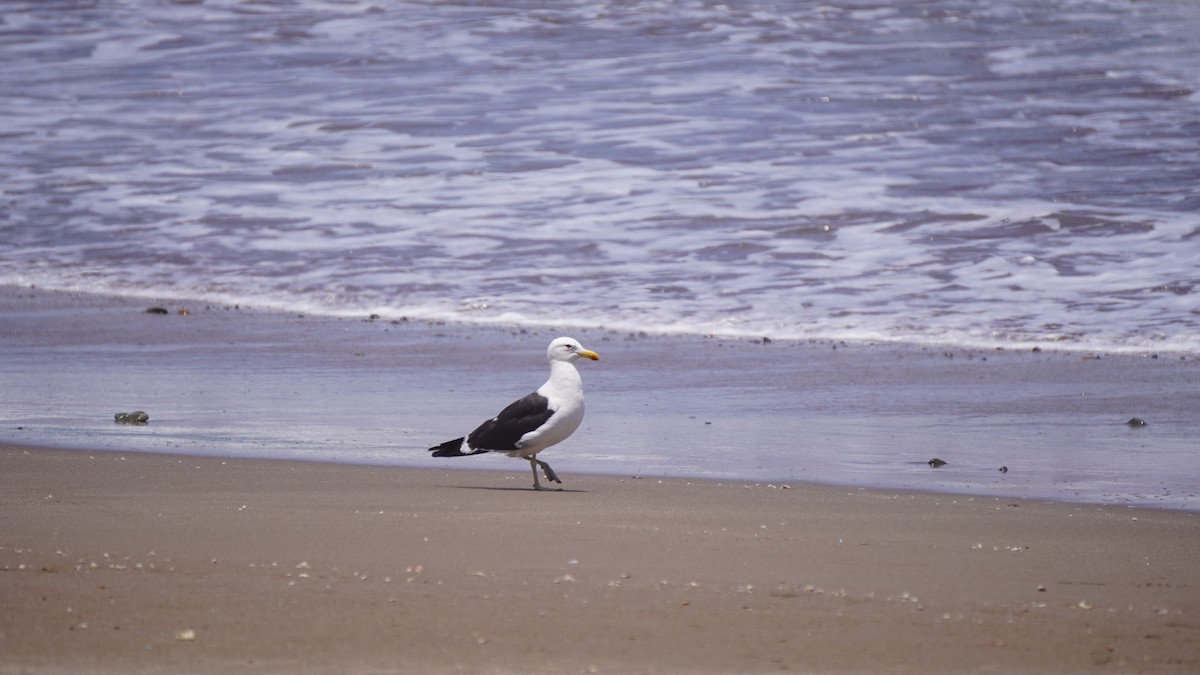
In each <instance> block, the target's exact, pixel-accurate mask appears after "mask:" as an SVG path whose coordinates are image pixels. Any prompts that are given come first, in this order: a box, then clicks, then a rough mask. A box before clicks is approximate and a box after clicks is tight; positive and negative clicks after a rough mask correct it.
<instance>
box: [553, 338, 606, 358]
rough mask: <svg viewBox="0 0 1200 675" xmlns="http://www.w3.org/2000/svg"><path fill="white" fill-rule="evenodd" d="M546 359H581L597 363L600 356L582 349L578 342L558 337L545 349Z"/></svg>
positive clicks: (573, 339)
mask: <svg viewBox="0 0 1200 675" xmlns="http://www.w3.org/2000/svg"><path fill="white" fill-rule="evenodd" d="M546 358H548V359H550V360H551V361H568V362H570V361H578V360H579V359H581V358H584V359H591V360H593V361H599V360H600V355H599V354H597V353H596V352H594V351H592V350H590V349H584V348H583V345H581V344H579V340H576V339H575V338H569V337H560V338H558V339H556V340H555V341H554V342H551V343H550V347H549V348H548V349H546Z"/></svg>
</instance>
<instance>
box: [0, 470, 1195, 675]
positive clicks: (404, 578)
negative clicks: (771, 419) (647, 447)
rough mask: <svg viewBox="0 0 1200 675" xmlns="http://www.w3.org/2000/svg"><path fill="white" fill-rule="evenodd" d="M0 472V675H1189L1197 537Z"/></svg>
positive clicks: (1079, 526)
mask: <svg viewBox="0 0 1200 675" xmlns="http://www.w3.org/2000/svg"><path fill="white" fill-rule="evenodd" d="M513 468H514V471H513V472H511V473H498V472H479V471H471V470H414V469H403V468H374V467H366V466H344V465H334V464H315V463H312V464H307V463H294V462H283V461H255V460H233V459H219V458H194V457H185V456H165V455H152V454H140V453H126V454H120V453H110V452H105V453H87V452H73V451H59V450H40V449H31V448H22V447H14V446H5V447H2V448H0V500H2V501H0V605H2V609H0V673H5V674H8V673H79V672H100V673H117V672H120V673H139V672H188V673H228V672H280V673H283V672H288V673H291V672H330V673H332V672H338V673H377V672H378V673H385V672H398V673H408V672H412V673H444V672H469V673H581V672H601V673H688V672H706V673H707V672H712V673H717V672H721V673H725V672H730V673H731V672H738V673H756V672H778V671H791V672H807V673H826V672H832V673H856V672H863V673H879V672H889V673H964V672H1000V673H1009V672H1019V673H1028V672H1035V673H1073V672H1171V673H1196V672H1200V514H1196V513H1189V512H1177V511H1176V512H1172V511H1159V510H1151V509H1132V508H1126V507H1114V506H1091V505H1067V504H1050V503H1040V502H1033V501H1020V500H1014V499H1007V498H998V499H997V498H971V497H963V496H954V495H931V494H918V493H907V492H896V491H886V490H865V489H853V488H836V487H814V486H810V485H804V484H790V485H786V486H785V485H766V484H757V485H756V484H746V483H739V482H726V483H717V482H703V481H686V480H661V481H660V480H658V479H642V480H638V479H632V478H624V479H622V478H617V477H594V476H581V475H572V476H570V479H569V481H568V487H569V488H571V490H569V491H566V492H561V493H535V492H533V491H530V490H528V489H527V487H528V486H527V485H526V482H527V478H528V476H527V472H525V471H524V470H518V469H520V466H519V465H517V464H514V465H513Z"/></svg>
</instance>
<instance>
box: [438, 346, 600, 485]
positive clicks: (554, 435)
mask: <svg viewBox="0 0 1200 675" xmlns="http://www.w3.org/2000/svg"><path fill="white" fill-rule="evenodd" d="M546 358H547V359H549V360H550V379H548V380H546V384H543V385H542V386H540V387H538V389H537V391H535V392H533V393H532V394H529V395H528V396H526V397H524V398H520V399H517V400H516V401H513V402H512V403H511V404H509V406H508V407H507V408H505V409H504V410H501V411H500V414H499V415H496V416H495V417H493V418H492V419H490V420H488V421H486V422H484V423H483V424H480V425H479V427H478V428H477V429H475V431H472V432H471V433H470V434H468V435H466V436H464V437H462V438H456V439H454V440H453V441H446V442H445V443H442V444H441V445H437V446H434V447H432V448H429V452H432V453H433V456H434V457H466V456H467V455H478V454H480V453H484V452H504V453H507V454H508V456H509V457H522V458H524V459H528V460H529V467H530V468H531V469H532V470H533V489H535V490H545V489H548V488H544V487H542V484H541V482H540V481H538V467H541V469H542V471H543V472H544V473H545V474H546V480H548V481H552V482H555V483H562V481H561V480H559V479H558V475H556V474H555V473H554V469H551V468H550V465H549V464H547V463H545V462H543V461H542V460H540V459H538V458H537V454H538V453H539V452H541V451H543V450H545V449H546V448H548V447H550V446H552V445H554V444H556V443H561V442H563V441H565V440H567V437H568V436H570V435H571V434H572V433H574V432H575V430H576V429H578V428H579V424H580V422H582V421H583V378H581V377H580V376H579V371H578V370H576V369H575V362H576V361H578V360H579V359H591V360H592V361H599V360H600V355H599V354H597V353H596V352H594V351H592V350H590V349H584V348H583V345H581V344H579V341H578V340H576V339H575V338H569V337H560V338H558V339H556V340H554V341H553V342H551V343H550V347H549V348H547V349H546ZM559 489H561V488H559Z"/></svg>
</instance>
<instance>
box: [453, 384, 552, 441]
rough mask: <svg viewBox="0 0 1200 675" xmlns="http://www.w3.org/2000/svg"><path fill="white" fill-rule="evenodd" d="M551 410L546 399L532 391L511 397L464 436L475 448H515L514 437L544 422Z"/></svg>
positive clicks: (516, 439) (518, 437) (520, 435)
mask: <svg viewBox="0 0 1200 675" xmlns="http://www.w3.org/2000/svg"><path fill="white" fill-rule="evenodd" d="M553 414H554V411H553V410H551V409H550V401H548V400H547V399H546V397H545V396H542V395H541V394H539V393H537V392H534V393H532V394H530V395H528V396H526V397H524V398H522V399H518V400H516V401H513V402H512V404H510V405H509V406H508V407H507V408H505V409H504V410H501V411H500V414H499V415H496V416H495V417H493V418H492V419H490V420H488V421H486V422H484V423H483V424H480V425H479V428H478V429H476V430H475V431H472V432H471V435H470V436H467V444H468V445H470V446H471V447H472V448H474V449H476V450H495V451H497V452H505V451H508V450H517V449H518V448H517V441H519V440H521V437H522V436H524V435H525V434H527V433H529V432H531V431H533V430H534V429H537V428H538V427H540V426H542V425H543V424H545V423H546V420H548V419H550V417H551V416H552V415H553Z"/></svg>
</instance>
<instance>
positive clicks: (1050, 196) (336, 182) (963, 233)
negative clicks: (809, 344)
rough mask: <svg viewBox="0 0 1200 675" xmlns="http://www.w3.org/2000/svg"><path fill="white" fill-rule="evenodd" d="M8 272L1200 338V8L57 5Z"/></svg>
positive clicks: (4, 148)
mask: <svg viewBox="0 0 1200 675" xmlns="http://www.w3.org/2000/svg"><path fill="white" fill-rule="evenodd" d="M3 9H4V11H3V14H2V16H0V55H2V58H0V91H3V96H2V97H0V176H2V178H3V190H4V194H3V203H2V204H0V284H18V285H19V284H33V285H37V286H39V287H42V288H46V289H63V290H83V291H91V292H100V293H109V294H115V295H124V296H155V297H164V296H178V297H190V298H203V299H208V300H211V301H214V302H224V303H231V304H244V305H253V306H259V307H275V308H281V309H286V310H289V311H293V310H294V311H298V312H305V313H310V314H325V315H348V316H361V315H365V314H367V313H377V314H380V315H381V316H383V317H384V318H399V317H402V316H403V317H411V318H424V319H442V320H452V321H458V322H466V323H520V324H526V325H557V326H566V325H570V326H578V327H581V328H604V329H616V330H631V329H632V330H638V331H646V332H653V333H666V334H693V335H714V334H715V335H733V336H737V335H741V336H769V337H772V338H774V339H781V338H784V339H786V338H794V339H840V340H873V341H894V342H907V343H917V344H932V343H938V344H941V343H947V344H954V345H960V346H976V347H993V346H1026V347H1027V346H1029V345H1030V344H1044V343H1052V344H1054V345H1056V346H1057V347H1059V348H1071V349H1078V350H1088V351H1132V352H1140V351H1146V350H1154V351H1172V350H1177V351H1184V352H1195V351H1197V350H1200V301H1198V298H1200V289H1198V285H1200V265H1197V262H1196V261H1197V260H1200V95H1198V94H1197V90H1198V89H1200V68H1197V67H1196V66H1197V64H1198V63H1200V39H1198V38H1197V35H1200V4H1198V3H1194V2H1173V1H1166V0H1163V1H1151V2H1143V1H1139V2H1128V1H1123V0H1064V1H1062V2H1053V3H1046V2H1041V1H1034V0H1015V1H1014V2H1004V3H978V2H968V1H966V0H927V1H915V0H914V1H912V2H894V3H884V2H878V1H877V0H875V1H861V2H860V1H856V0H832V1H831V2H821V3H817V2H742V1H738V0H730V1H727V2H702V1H687V0H680V1H674V2H672V1H658V2H604V1H597V0H586V1H584V0H555V1H553V2H550V1H546V0H511V1H500V2H470V1H462V2H440V1H432V0H430V1H427V2H404V1H397V2H375V1H361V2H360V1H357V0H173V1H171V0H144V1H143V0H138V1H133V0H129V1H124V2H122V1H120V0H109V1H105V2H96V1H91V0H88V1H85V0H36V1H30V2H20V1H9V2H6V3H4V8H3Z"/></svg>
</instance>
